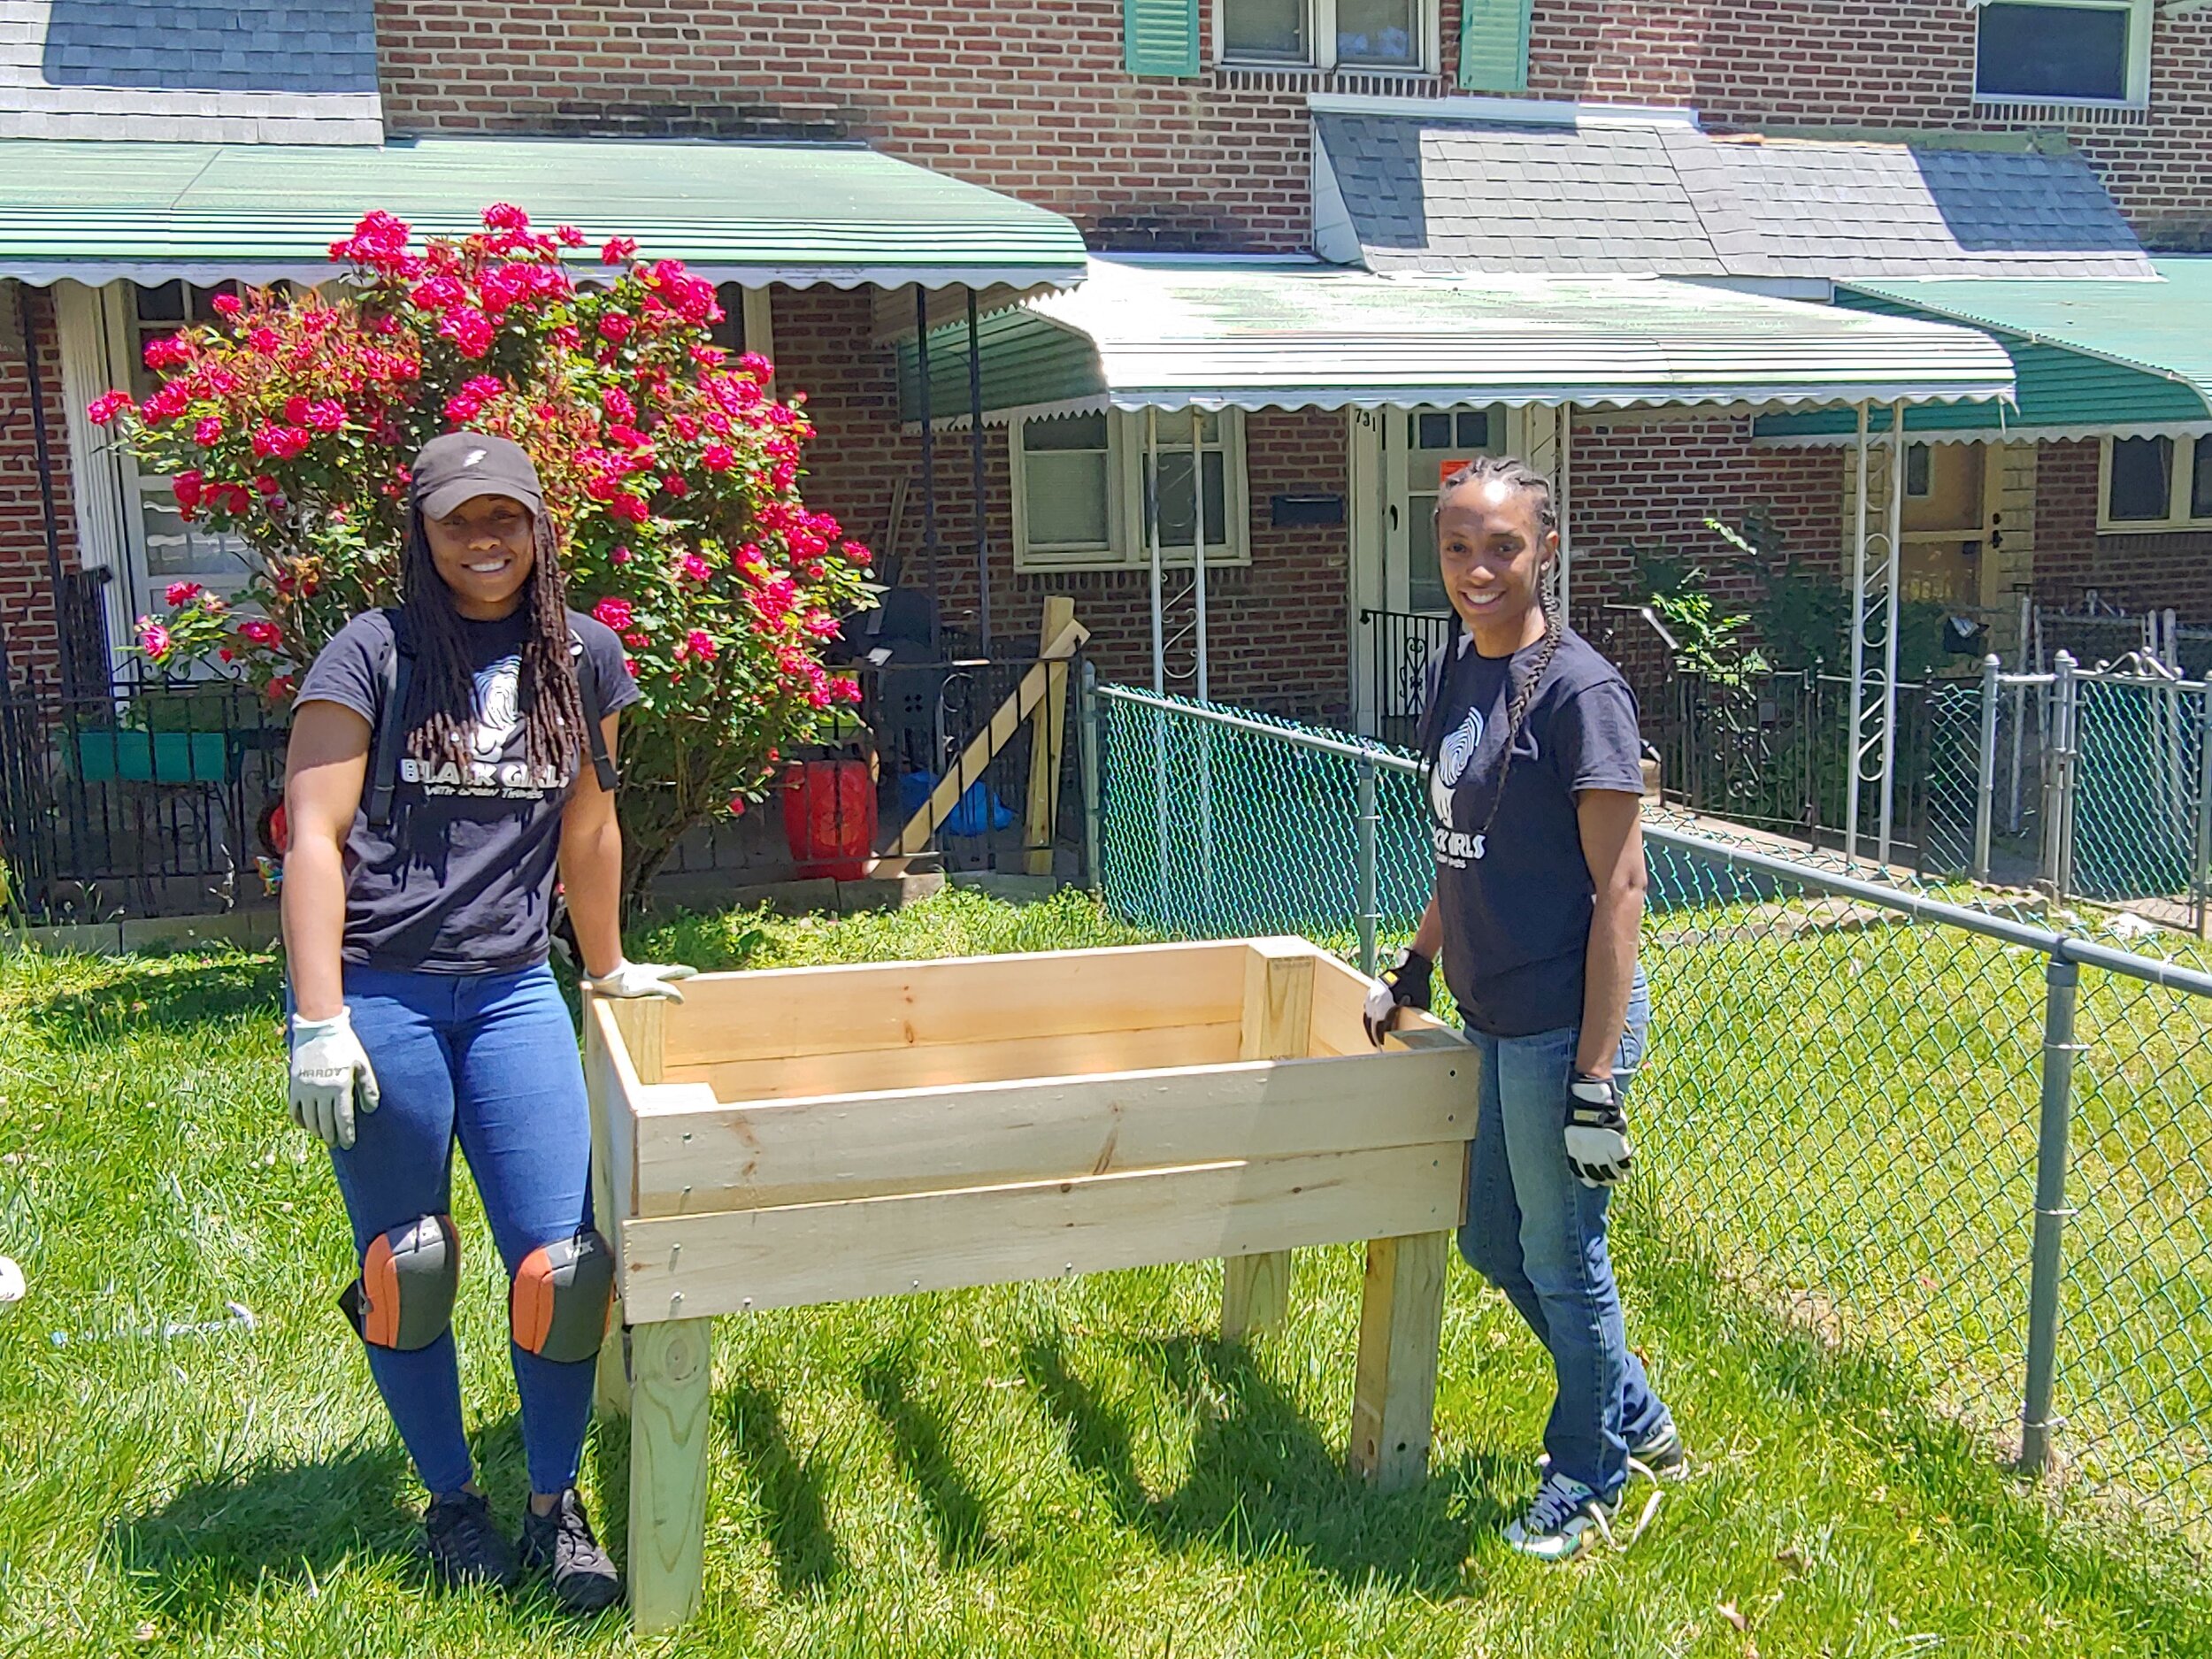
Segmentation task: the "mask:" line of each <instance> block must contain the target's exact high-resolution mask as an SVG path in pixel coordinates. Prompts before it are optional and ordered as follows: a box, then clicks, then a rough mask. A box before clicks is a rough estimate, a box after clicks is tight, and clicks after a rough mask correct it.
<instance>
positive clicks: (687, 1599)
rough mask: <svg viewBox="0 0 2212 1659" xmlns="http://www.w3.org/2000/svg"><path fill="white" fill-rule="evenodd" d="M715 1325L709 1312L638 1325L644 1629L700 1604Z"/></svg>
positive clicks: (637, 1601)
mask: <svg viewBox="0 0 2212 1659" xmlns="http://www.w3.org/2000/svg"><path fill="white" fill-rule="evenodd" d="M712 1333H713V1324H712V1321H710V1320H707V1319H675V1320H666V1321H663V1322H661V1323H658V1324H655V1325H641V1326H639V1327H638V1328H637V1329H636V1330H635V1331H634V1332H633V1333H632V1346H631V1370H632V1388H631V1397H632V1402H633V1409H632V1413H631V1417H630V1543H629V1580H630V1617H631V1622H632V1624H634V1627H635V1628H637V1629H638V1630H641V1631H652V1630H667V1629H669V1628H671V1627H672V1626H673V1625H677V1624H682V1623H683V1622H684V1621H685V1620H686V1619H687V1618H689V1617H691V1616H692V1615H693V1614H694V1613H695V1612H697V1611H698V1610H699V1601H700V1593H701V1590H702V1587H703V1566H704V1561H703V1555H704V1551H705V1548H706V1524H707V1434H708V1424H709V1420H710V1416H711V1413H710V1411H709V1409H708V1406H709V1402H710V1394H711V1388H710V1384H711V1381H712V1376H713V1354H714V1348H713V1341H712Z"/></svg>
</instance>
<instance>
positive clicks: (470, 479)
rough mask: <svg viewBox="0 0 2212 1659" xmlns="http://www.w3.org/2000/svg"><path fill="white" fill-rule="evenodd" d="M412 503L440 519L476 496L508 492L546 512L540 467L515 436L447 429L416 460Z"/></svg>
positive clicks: (413, 470) (425, 515) (514, 498)
mask: <svg viewBox="0 0 2212 1659" xmlns="http://www.w3.org/2000/svg"><path fill="white" fill-rule="evenodd" d="M408 470H409V471H410V472H412V473H413V475H414V480H415V481H414V484H413V486H412V489H413V495H412V500H413V502H414V504H415V505H416V506H417V507H418V508H419V509H420V510H421V511H422V513H423V516H424V517H426V518H444V517H445V515H446V514H448V513H449V512H451V511H453V510H454V509H455V508H456V507H457V506H459V505H460V504H461V503H463V502H465V501H467V500H469V499H470V498H471V497H472V496H476V495H505V496H507V497H508V498H509V499H511V500H513V501H518V502H520V503H522V504H523V505H524V506H526V507H527V508H528V509H529V510H530V511H532V512H533V513H542V512H543V511H545V492H544V490H543V489H541V488H540V487H539V485H538V469H537V468H536V467H534V466H533V465H530V457H528V456H527V455H526V454H525V453H523V449H522V446H521V445H520V444H518V443H517V442H514V440H513V439H511V438H496V437H494V436H493V435H492V434H490V433H488V432H449V433H447V434H445V435H444V436H443V437H440V438H433V439H431V441H430V442H427V443H426V444H424V445H423V446H422V451H421V453H420V454H419V455H417V456H416V457H415V464H414V465H413V466H411V468H409V469H408Z"/></svg>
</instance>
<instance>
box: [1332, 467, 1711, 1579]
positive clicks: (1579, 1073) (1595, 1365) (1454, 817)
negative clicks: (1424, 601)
mask: <svg viewBox="0 0 2212 1659" xmlns="http://www.w3.org/2000/svg"><path fill="white" fill-rule="evenodd" d="M1436 542H1437V549H1438V555H1439V558H1440V563H1441V565H1442V571H1443V579H1444V588H1445V591H1446V593H1447V594H1448V595H1449V596H1450V599H1451V604H1452V611H1453V613H1454V619H1453V626H1452V637H1451V639H1450V641H1448V643H1447V645H1446V647H1445V649H1444V650H1443V651H1442V652H1441V653H1440V655H1439V656H1438V657H1437V658H1436V659H1435V660H1434V661H1433V662H1432V663H1431V664H1429V669H1428V674H1427V680H1426V685H1425V696H1424V700H1423V703H1422V708H1423V711H1424V712H1423V718H1422V721H1421V727H1420V733H1419V741H1420V747H1421V751H1422V754H1423V757H1424V758H1425V760H1426V761H1427V763H1428V774H1429V787H1428V801H1429V812H1430V818H1431V823H1430V833H1431V836H1432V841H1433V842H1434V849H1435V855H1436V886H1435V890H1434V893H1433V895H1432V897H1431V899H1430V901H1429V904H1428V908H1427V910H1426V911H1425V913H1424V914H1423V916H1422V918H1421V926H1420V928H1419V930H1418V931H1417V933H1415V935H1414V938H1413V942H1412V944H1411V946H1410V947H1409V948H1408V949H1406V950H1405V951H1404V952H1402V954H1401V955H1400V956H1399V957H1398V960H1397V963H1396V964H1395V965H1394V967H1392V968H1391V970H1390V971H1389V972H1387V973H1386V974H1385V975H1384V977H1383V983H1382V984H1381V985H1379V987H1377V988H1376V989H1375V991H1374V993H1373V994H1372V995H1371V997H1370V998H1369V1001H1368V1005H1367V1025H1368V1034H1369V1035H1370V1036H1371V1038H1373V1039H1374V1041H1377V1042H1380V1041H1382V1038H1383V1033H1385V1032H1386V1031H1387V1030H1388V1029H1389V1028H1390V1026H1391V1025H1392V1023H1393V1022H1394V1020H1395V1019H1396V1018H1397V1010H1399V1009H1401V1008H1407V1007H1411V1008H1426V1007H1427V1006H1428V1004H1429V991H1430V975H1431V972H1432V966H1433V964H1435V962H1436V961H1437V959H1438V956H1439V954H1440V953H1441V956H1442V960H1443V964H1444V978H1445V983H1446V984H1447V985H1448V986H1449V987H1450V988H1451V993H1452V995H1453V997H1454V998H1455V1000H1456V1001H1457V1002H1458V1004H1459V1008H1460V1012H1461V1014H1462V1015H1463V1017H1464V1018H1465V1020H1466V1022H1467V1033H1468V1036H1469V1038H1470V1039H1471V1041H1472V1042H1473V1043H1474V1046H1475V1051H1476V1053H1477V1055H1478V1056H1479V1061H1480V1066H1479V1079H1480V1080H1479V1097H1480V1098H1479V1113H1478V1120H1477V1125H1476V1130H1475V1138H1474V1141H1473V1142H1472V1144H1471V1146H1470V1148H1469V1149H1468V1181H1467V1217H1466V1221H1465V1224H1464V1225H1463V1226H1462V1228H1461V1229H1460V1235H1459V1246H1460V1251H1461V1253H1462V1254H1463V1256H1465V1257H1466V1258H1467V1261H1468V1263H1469V1264H1470V1265H1471V1266H1472V1267H1473V1268H1474V1269H1475V1271H1478V1272H1479V1273H1481V1274H1482V1275H1483V1276H1484V1277H1485V1278H1486V1279H1489V1280H1490V1281H1491V1282H1492V1283H1493V1284H1494V1285H1496V1286H1498V1287H1499V1288H1500V1289H1501V1290H1502V1291H1504V1292H1505V1294H1506V1295H1507V1296H1508V1297H1509V1299H1510V1300H1511V1301H1512V1303H1513V1305H1514V1307H1515V1308H1517V1310H1519V1311H1520V1314H1521V1317H1523V1318H1525V1320H1527V1321H1528V1324H1529V1325H1530V1327H1531V1328H1532V1330H1534V1331H1535V1333H1536V1334H1537V1336H1538V1337H1539V1338H1540V1340H1542V1341H1543V1343H1544V1345H1545V1347H1546V1348H1548V1349H1549V1350H1550V1352H1551V1357H1552V1365H1553V1369H1554V1371H1555V1374H1556V1377H1557V1380H1558V1395H1557V1398H1556V1400H1555V1402H1554V1404H1553V1407H1552V1412H1551V1420H1550V1422H1549V1423H1548V1425H1546V1428H1545V1431H1544V1446H1545V1451H1546V1458H1545V1467H1544V1470H1543V1481H1542V1484H1541V1486H1540V1488H1539V1490H1538V1492H1537V1494H1536V1497H1535V1500H1534V1502H1532V1504H1531V1505H1530V1506H1529V1509H1528V1512H1527V1514H1526V1515H1525V1516H1524V1517H1522V1518H1521V1519H1519V1520H1517V1521H1515V1522H1514V1523H1513V1524H1512V1525H1509V1527H1507V1529H1506V1537H1507V1540H1508V1541H1509V1543H1510V1544H1512V1546H1513V1547H1514V1548H1517V1549H1521V1550H1525V1551H1526V1552H1528V1553H1529V1554H1531V1555H1537V1556H1540V1557H1542V1558H1544V1559H1546V1560H1565V1559H1567V1558H1569V1557H1571V1556H1572V1555H1575V1554H1577V1553H1578V1551H1579V1550H1580V1549H1581V1548H1582V1547H1583V1546H1584V1544H1585V1543H1586V1541H1587V1538H1588V1534H1589V1533H1590V1532H1593V1531H1597V1532H1604V1531H1606V1530H1607V1527H1608V1524H1609V1521H1610V1519H1611V1517H1612V1515H1613V1512H1614V1510H1615V1509H1616V1508H1617V1506H1618V1504H1619V1502H1620V1497H1621V1494H1622V1491H1623V1489H1624V1487H1625V1486H1627V1484H1628V1480H1629V1474H1630V1471H1631V1469H1632V1467H1634V1468H1640V1469H1642V1470H1645V1471H1650V1472H1653V1473H1657V1472H1660V1471H1668V1470H1674V1469H1678V1468H1680V1467H1681V1466H1682V1463H1683V1451H1682V1442H1681V1439H1680V1437H1679V1435H1678V1434H1677V1433H1676V1432H1675V1428H1674V1424H1673V1420H1672V1418H1671V1417H1670V1416H1669V1415H1668V1412H1667V1409H1666V1407H1665V1406H1663V1405H1662V1404H1661V1403H1660V1402H1659V1399H1658V1396H1657V1395H1656V1394H1654V1393H1653V1392H1652V1388H1651V1383H1650V1380H1649V1379H1647V1377H1646V1376H1645V1374H1644V1368H1643V1363H1642V1362H1641V1361H1640V1360H1639V1359H1638V1358H1637V1356H1636V1355H1635V1353H1634V1351H1633V1350H1632V1349H1631V1348H1629V1347H1628V1343H1627V1340H1626V1337H1625V1335H1624V1332H1623V1329H1622V1324H1621V1304H1620V1295H1619V1293H1618V1291H1617V1288H1616V1287H1615V1285H1614V1282H1613V1269H1612V1263H1611V1262H1610V1260H1609V1258H1608V1256H1607V1254H1606V1246H1605V1212H1606V1200H1607V1197H1608V1195H1609V1192H1610V1190H1611V1188H1612V1186H1613V1184H1614V1182H1616V1181H1617V1180H1618V1179H1620V1178H1621V1177H1622V1176H1623V1175H1624V1174H1625V1173H1626V1172H1627V1170H1628V1165H1629V1143H1628V1123H1627V1119H1626V1118H1625V1117H1624V1115H1623V1112H1622V1097H1623V1094H1624V1091H1625V1089H1626V1087H1627V1085H1628V1082H1629V1080H1630V1079H1631V1078H1632V1076H1633V1075H1634V1073H1635V1070H1636V1065H1637V1062H1638V1061H1639V1059H1640V1057H1641V1056H1642V1052H1643V1045H1644V1031H1645V1026H1646V1025H1647V1022H1648V1020H1649V1018H1650V1011H1649V1005H1648V1003H1647V1001H1646V997H1645V992H1644V981H1643V976H1642V974H1641V973H1640V972H1639V971H1638V969H1637V966H1636V935H1637V929H1638V926H1639V924H1640V921H1641V919H1642V917H1643V908H1644V859H1643V843H1642V840H1641V836H1640V831H1639V825H1638V801H1639V797H1640V795H1641V793H1642V768H1641V764H1640V757H1641V753H1642V751H1641V747H1640V743H1639V741H1638V739H1637V733H1636V704H1635V700H1634V698H1633V697H1632V695H1631V694H1630V692H1629V689H1628V686H1627V683H1626V682H1625V681H1624V680H1622V678H1621V676H1620V674H1619V673H1618V672H1617V671H1616V670H1615V669H1614V668H1613V666H1612V664H1609V663H1608V662H1607V661H1606V660H1605V659H1604V658H1603V657H1600V656H1599V655H1598V654H1597V652H1596V651H1594V650H1593V649H1591V648H1590V646H1589V645H1588V644H1587V643H1586V642H1585V641H1583V640H1582V638H1581V637H1580V636H1579V635H1578V634H1575V633H1574V632H1573V630H1571V629H1570V628H1569V627H1567V626H1566V625H1565V622H1564V620H1563V618H1562V616H1561V614H1560V603H1559V598H1558V565H1559V529H1558V523H1557V518H1556V516H1555V512H1554V511H1553V507H1552V495H1551V487H1550V485H1549V484H1548V483H1547V482H1546V481H1545V480H1544V479H1543V478H1542V476H1541V475H1540V474H1538V473H1536V472H1532V471H1531V470H1530V469H1529V468H1527V467H1526V466H1525V465H1522V464H1521V463H1520V462H1518V461H1514V460H1508V459H1504V458H1502V457H1484V458H1482V459H1480V460H1478V461H1475V462H1473V463H1472V464H1471V465H1468V466H1465V467H1463V468H1461V469H1460V470H1459V471H1458V472H1455V473H1454V474H1452V476H1451V477H1450V478H1448V479H1447V480H1445V482H1444V487H1443V488H1442V490H1441V492H1440V494H1439V495H1438V497H1437V503H1436Z"/></svg>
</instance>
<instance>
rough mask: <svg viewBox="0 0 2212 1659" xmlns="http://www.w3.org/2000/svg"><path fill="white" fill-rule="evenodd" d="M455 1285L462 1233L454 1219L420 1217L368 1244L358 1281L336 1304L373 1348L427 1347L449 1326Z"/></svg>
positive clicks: (380, 1234)
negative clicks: (457, 1230) (454, 1223)
mask: <svg viewBox="0 0 2212 1659" xmlns="http://www.w3.org/2000/svg"><path fill="white" fill-rule="evenodd" d="M460 1285H461V1235H460V1234H459V1233H457V1232H456V1231H455V1230H454V1226H453V1217H451V1216H442V1215H441V1216H419V1217H416V1218H415V1219H414V1220H412V1221H409V1222H403V1223H402V1224H401V1225H398V1226H396V1227H394V1228H392V1229H391V1230H390V1231H389V1232H387V1233H378V1234H377V1235H376V1237H374V1238H373V1239H371V1240H369V1248H367V1249H366V1250H365V1251H363V1252H362V1256H361V1277H360V1278H358V1279H355V1280H354V1281H353V1283H352V1284H350V1285H349V1286H346V1289H345V1294H343V1295H342V1296H340V1297H339V1298H338V1305H339V1306H340V1307H341V1308H342V1309H344V1310H345V1313H346V1317H347V1318H348V1319H349V1320H350V1321H352V1324H353V1328H354V1330H355V1331H357V1333H359V1334H360V1337H361V1340H363V1341H364V1342H366V1343H368V1344H369V1345H370V1346H371V1347H372V1348H398V1349H401V1350H409V1349H413V1348H428V1347H429V1346H430V1345H431V1344H432V1343H433V1342H434V1341H436V1340H438V1339H439V1338H440V1337H441V1336H443V1335H444V1334H445V1332H446V1327H447V1326H448V1325H449V1324H451V1322H452V1319H453V1298H454V1294H455V1293H456V1292H457V1291H458V1290H459V1288H460Z"/></svg>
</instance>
